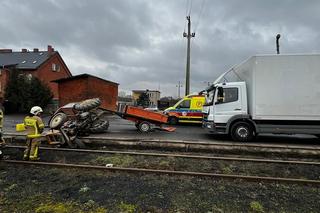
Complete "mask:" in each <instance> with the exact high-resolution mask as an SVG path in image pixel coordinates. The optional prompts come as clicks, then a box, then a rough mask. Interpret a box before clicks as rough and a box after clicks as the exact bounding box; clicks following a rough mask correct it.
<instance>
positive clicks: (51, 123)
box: [49, 112, 67, 129]
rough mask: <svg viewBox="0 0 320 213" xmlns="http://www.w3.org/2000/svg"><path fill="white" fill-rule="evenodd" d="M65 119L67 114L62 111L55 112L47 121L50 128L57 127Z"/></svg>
mask: <svg viewBox="0 0 320 213" xmlns="http://www.w3.org/2000/svg"><path fill="white" fill-rule="evenodd" d="M66 120H67V115H66V114H64V113H63V112H59V113H57V114H55V115H54V116H53V117H52V118H51V119H50V121H49V126H50V128H51V129H59V128H60V127H61V126H62V125H63V124H64V122H66Z"/></svg>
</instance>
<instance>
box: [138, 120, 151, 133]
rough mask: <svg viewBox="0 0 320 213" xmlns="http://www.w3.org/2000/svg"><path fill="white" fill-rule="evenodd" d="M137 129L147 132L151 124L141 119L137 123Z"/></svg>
mask: <svg viewBox="0 0 320 213" xmlns="http://www.w3.org/2000/svg"><path fill="white" fill-rule="evenodd" d="M139 130H140V132H149V131H150V130H151V125H150V123H149V122H147V121H142V122H141V123H139Z"/></svg>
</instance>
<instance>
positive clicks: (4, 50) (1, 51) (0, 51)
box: [0, 49, 12, 53]
mask: <svg viewBox="0 0 320 213" xmlns="http://www.w3.org/2000/svg"><path fill="white" fill-rule="evenodd" d="M0 53H12V49H0Z"/></svg>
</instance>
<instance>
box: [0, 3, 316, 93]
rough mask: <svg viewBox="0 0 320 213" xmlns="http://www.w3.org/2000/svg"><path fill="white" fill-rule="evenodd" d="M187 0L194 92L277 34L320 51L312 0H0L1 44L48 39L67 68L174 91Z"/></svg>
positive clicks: (180, 72)
mask: <svg viewBox="0 0 320 213" xmlns="http://www.w3.org/2000/svg"><path fill="white" fill-rule="evenodd" d="M188 2H189V3H190V2H192V8H191V11H190V15H191V18H192V24H193V25H192V27H193V31H194V30H195V31H196V37H195V38H193V39H192V43H191V46H192V52H191V57H192V58H191V87H192V88H191V90H192V91H199V90H201V89H203V88H204V87H205V86H206V84H207V82H211V81H213V80H214V79H215V78H216V77H217V76H218V75H220V74H221V73H222V72H224V71H225V70H227V69H229V68H230V67H231V66H233V65H235V64H238V63H241V62H242V61H243V60H245V59H247V58H248V57H250V56H251V55H254V54H274V53H275V36H276V34H277V33H280V34H281V35H282V37H281V40H280V41H281V43H280V44H281V53H310V52H319V49H320V43H319V42H318V40H319V39H318V38H319V37H320V34H319V22H320V13H319V12H318V8H319V7H320V2H319V1H317V0H308V1H300V0H281V1H276V0H268V1H265V0H243V1H239V0H228V1H222V0H175V1H172V0H161V1H157V0H134V1H130V0H108V1H105V0H90V1H89V0H68V1H64V0H47V1H45V0H42V1H39V0H28V1H23V3H22V1H19V0H2V1H1V2H0V7H1V8H2V12H1V14H0V28H1V33H0V48H13V49H16V50H18V49H21V48H29V49H32V48H34V47H37V48H40V49H45V48H46V45H47V44H52V45H53V46H54V47H55V49H57V50H58V51H59V52H60V54H61V55H62V57H63V58H64V59H65V62H66V64H67V65H68V66H69V68H70V69H71V71H72V73H73V74H79V73H84V72H88V73H90V74H93V75H97V76H99V77H102V78H106V79H108V80H111V81H115V82H118V83H120V90H126V91H130V90H132V89H147V88H148V89H159V88H160V89H161V91H162V95H175V96H176V95H177V87H176V85H177V84H178V81H182V82H184V77H185V64H186V39H185V38H183V36H182V33H183V30H186V20H185V16H186V15H187V14H188V12H189V11H188V9H187V8H186V6H187V3H188ZM190 5H191V4H189V6H190ZM202 5H203V6H204V7H202ZM200 12H201V13H200ZM200 15H201V16H200ZM182 90H184V88H182ZM182 90H181V91H182Z"/></svg>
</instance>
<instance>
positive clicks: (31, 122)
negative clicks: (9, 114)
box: [23, 106, 44, 160]
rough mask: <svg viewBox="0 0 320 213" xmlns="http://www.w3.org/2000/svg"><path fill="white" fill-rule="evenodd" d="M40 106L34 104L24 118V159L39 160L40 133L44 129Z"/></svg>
mask: <svg viewBox="0 0 320 213" xmlns="http://www.w3.org/2000/svg"><path fill="white" fill-rule="evenodd" d="M42 112H43V111H42V108H41V107H39V106H34V107H32V108H31V110H30V113H29V115H28V116H27V117H25V118H24V125H25V127H26V130H27V148H26V150H25V151H24V155H23V159H24V160H39V158H38V149H39V145H40V138H41V133H42V132H43V129H44V123H43V121H42V119H41V117H40V116H41V113H42Z"/></svg>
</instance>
